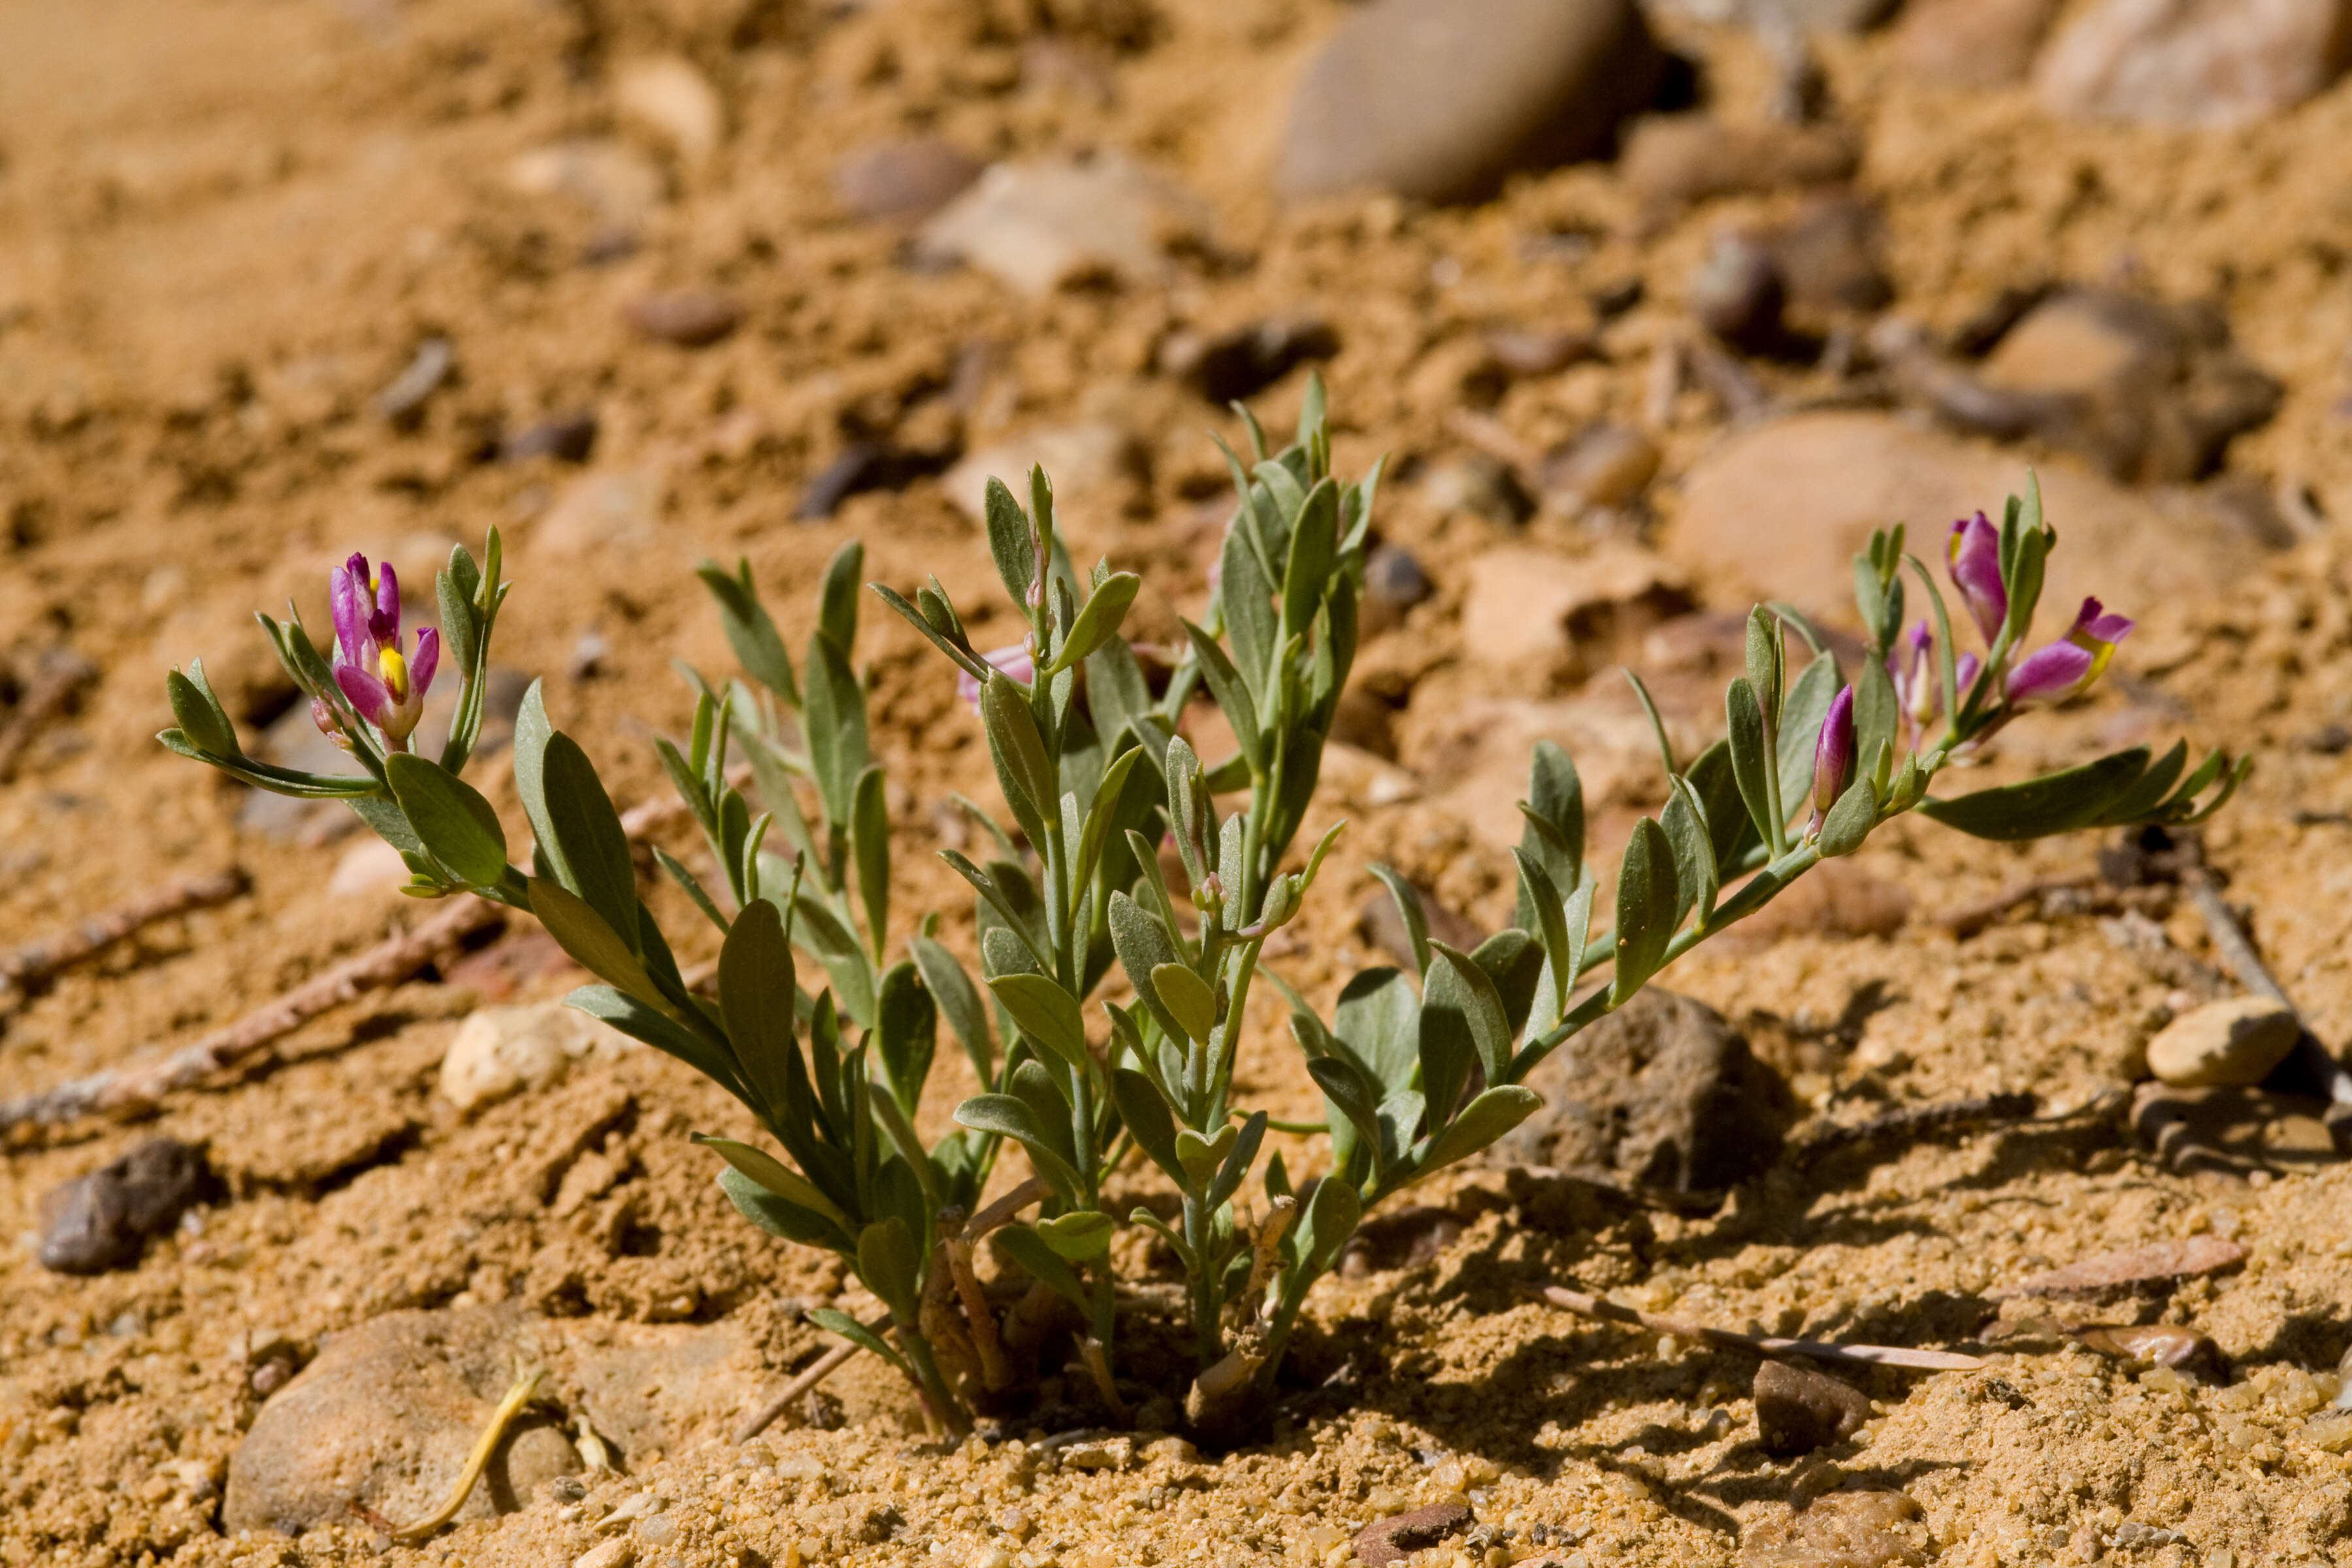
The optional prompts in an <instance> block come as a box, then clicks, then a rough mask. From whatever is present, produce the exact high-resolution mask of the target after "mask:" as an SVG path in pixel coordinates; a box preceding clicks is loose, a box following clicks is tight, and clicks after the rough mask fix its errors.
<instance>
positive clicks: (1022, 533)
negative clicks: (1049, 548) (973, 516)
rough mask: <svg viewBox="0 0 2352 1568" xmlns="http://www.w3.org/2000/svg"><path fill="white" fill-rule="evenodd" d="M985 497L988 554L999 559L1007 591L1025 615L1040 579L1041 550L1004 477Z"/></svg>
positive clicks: (994, 482)
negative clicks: (1039, 551)
mask: <svg viewBox="0 0 2352 1568" xmlns="http://www.w3.org/2000/svg"><path fill="white" fill-rule="evenodd" d="M984 496H985V500H984V502H983V505H982V512H983V513H984V514H985V515H986V517H987V519H988V553H989V554H990V555H991V556H992V557H993V558H994V560H995V562H996V574H997V576H998V577H1000V578H1002V579H1003V583H1004V591H1005V592H1006V593H1007V594H1010V595H1013V609H1014V611H1015V612H1017V613H1018V614H1021V615H1024V616H1025V615H1027V614H1028V613H1029V589H1030V587H1031V585H1032V584H1034V583H1035V581H1036V578H1037V549H1036V544H1035V542H1034V540H1032V539H1031V538H1030V535H1029V519H1028V516H1027V515H1026V514H1025V513H1024V512H1023V511H1022V510H1021V503H1020V502H1019V501H1016V500H1013V491H1012V490H1011V489H1008V488H1007V487H1006V485H1005V483H1004V481H1003V479H995V478H991V479H989V481H988V486H987V489H986V491H985V492H984Z"/></svg>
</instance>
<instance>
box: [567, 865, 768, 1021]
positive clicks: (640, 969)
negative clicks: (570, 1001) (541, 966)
mask: <svg viewBox="0 0 2352 1568" xmlns="http://www.w3.org/2000/svg"><path fill="white" fill-rule="evenodd" d="M530 909H531V912H532V913H533V914H535V915H537V916H538V917H539V921H540V924H541V925H543V926H545V927H546V928H547V931H548V934H549V935H551V936H552V937H554V938H555V942H556V945H557V946H559V947H561V948H562V949H563V951H564V952H567V953H569V954H571V955H572V959H573V960H574V961H575V962H576V963H579V965H580V966H581V967H582V968H583V969H585V970H587V971H588V972H589V973H591V974H593V975H596V976H598V977H599V978H600V979H604V980H607V981H610V982H611V983H612V984H614V985H617V986H619V987H620V988H621V989H622V990H624V991H625V992H627V993H628V994H630V995H632V996H634V997H635V998H636V999H637V1000H638V1001H640V1002H643V1003H644V1004H645V1005H647V1006H648V1007H653V1008H656V1009H658V1010H659V1011H661V1012H665V1013H667V1012H669V1011H670V1010H671V1009H670V1005H669V1003H668V1000H667V998H665V997H664V996H663V995H662V994H661V991H660V989H659V988H658V987H657V986H656V985H655V984H654V983H653V977H652V976H651V975H650V974H648V973H646V965H645V961H644V959H643V958H642V957H640V956H639V955H638V953H637V952H635V951H634V950H633V949H632V948H631V947H630V946H629V944H628V943H627V942H624V941H623V940H622V939H621V936H620V933H619V932H617V931H614V929H613V928H612V926H611V924H610V923H608V922H607V921H605V919H604V916H603V915H601V914H599V913H597V912H596V910H594V908H593V907H592V906H591V905H590V904H589V903H588V902H587V900H584V899H581V898H579V897H576V896H575V895H573V894H572V892H570V891H569V890H567V889H565V888H563V887H562V885H561V884H560V883H557V882H553V881H551V880H549V879H547V878H545V877H534V878H532V879H530ZM630 913H631V915H632V917H634V916H635V910H631V911H630ZM635 923H636V922H635V919H634V918H632V920H631V921H630V924H631V925H632V926H635ZM738 923H740V922H738Z"/></svg>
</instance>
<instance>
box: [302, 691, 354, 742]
mask: <svg viewBox="0 0 2352 1568" xmlns="http://www.w3.org/2000/svg"><path fill="white" fill-rule="evenodd" d="M310 722H311V723H313V724H316V725H317V726H318V727H319V733H320V734H321V735H324V736H325V737H327V739H328V740H330V741H332V742H334V743H335V744H336V745H338V746H341V748H342V749H343V750H344V751H346V752H348V751H350V750H351V749H352V738H351V736H350V735H348V734H346V733H345V732H344V731H343V716H342V715H341V714H340V713H338V712H336V711H335V710H333V709H332V708H330V707H328V706H327V701H326V699H324V698H322V697H313V698H312V699H310Z"/></svg>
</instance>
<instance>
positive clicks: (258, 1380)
mask: <svg viewBox="0 0 2352 1568" xmlns="http://www.w3.org/2000/svg"><path fill="white" fill-rule="evenodd" d="M293 1375H294V1363H293V1362H292V1361H291V1360H290V1359H289V1358H288V1357H285V1356H272V1357H270V1358H269V1359H268V1361H265V1362H263V1363H261V1364H260V1365H259V1366H257V1367H255V1368H254V1369H253V1370H252V1371H251V1372H249V1373H247V1374H246V1383H247V1386H249V1387H250V1388H251V1389H252V1390H253V1396H254V1397H255V1398H256V1399H267V1398H268V1397H269V1396H270V1395H271V1394H275V1393H277V1392H278V1390H279V1389H281V1388H283V1387H285V1386H286V1380H287V1379H289V1378H290V1377H292V1376H293Z"/></svg>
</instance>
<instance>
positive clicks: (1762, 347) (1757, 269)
mask: <svg viewBox="0 0 2352 1568" xmlns="http://www.w3.org/2000/svg"><path fill="white" fill-rule="evenodd" d="M1788 302H1789V289H1788V284H1787V283H1786V282H1785V281H1784V280H1783V279H1782V278H1781V276H1780V263H1779V261H1778V260H1777V259H1776V258H1774V257H1773V255H1772V247H1770V246H1769V245H1767V244H1766V243H1765V242H1764V240H1763V238H1762V237H1760V236H1758V235H1753V234H1747V233H1743V232H1740V231H1738V230H1725V231H1724V232H1722V233H1719V234H1717V236H1716V237H1715V239H1714V242H1713V243H1712V244H1711V245H1710V246H1708V247H1707V252H1706V258H1705V259H1703V260H1702V261H1700V263H1699V265H1698V269H1697V270H1696V272H1694V273H1693V274H1692V275H1691V281H1690V309H1691V314H1692V315H1694V316H1696V317H1697V318H1698V323H1699V325H1701V326H1703V327H1705V328H1706V330H1707V331H1710V332H1713V333H1714V334H1715V335H1716V336H1717V337H1718V338H1721V339H1722V340H1723V341H1724V342H1727V343H1729V344H1731V345H1732V346H1733V347H1734V348H1738V349H1745V350H1747V351H1748V352H1749V353H1769V352H1771V351H1772V350H1774V349H1777V348H1779V347H1780V345H1781V344H1782V342H1784V341H1785V329H1784V328H1783V327H1782V325H1781V320H1780V314H1781V311H1782V310H1784V309H1785V308H1786V307H1787V305H1788Z"/></svg>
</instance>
